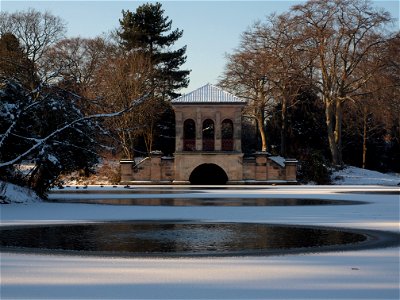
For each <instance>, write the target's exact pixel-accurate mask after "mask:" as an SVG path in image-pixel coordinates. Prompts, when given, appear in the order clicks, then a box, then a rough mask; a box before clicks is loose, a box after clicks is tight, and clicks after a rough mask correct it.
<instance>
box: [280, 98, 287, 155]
mask: <svg viewBox="0 0 400 300" xmlns="http://www.w3.org/2000/svg"><path fill="white" fill-rule="evenodd" d="M286 102H287V101H286V98H283V99H282V113H281V118H282V124H281V151H280V152H281V156H283V157H285V156H286V128H287V119H286V111H287V104H286Z"/></svg>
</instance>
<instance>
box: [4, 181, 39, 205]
mask: <svg viewBox="0 0 400 300" xmlns="http://www.w3.org/2000/svg"><path fill="white" fill-rule="evenodd" d="M38 201H41V199H40V198H39V197H38V196H37V195H36V193H35V192H34V191H32V190H30V189H28V188H25V187H21V186H18V185H15V184H12V183H8V182H4V181H1V180H0V204H1V203H3V204H6V203H34V202H38Z"/></svg>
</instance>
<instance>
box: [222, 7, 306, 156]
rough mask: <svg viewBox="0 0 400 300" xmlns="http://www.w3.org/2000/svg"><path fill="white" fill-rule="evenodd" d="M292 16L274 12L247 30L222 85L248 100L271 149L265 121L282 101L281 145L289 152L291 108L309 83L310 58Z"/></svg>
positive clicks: (264, 147)
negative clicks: (298, 44)
mask: <svg viewBox="0 0 400 300" xmlns="http://www.w3.org/2000/svg"><path fill="white" fill-rule="evenodd" d="M292 27H293V26H292V24H291V20H290V16H289V15H288V14H283V15H280V16H276V15H271V16H269V17H268V18H267V19H266V21H265V22H263V23H261V22H256V23H255V24H254V25H253V26H252V27H251V28H250V29H249V30H247V31H246V32H244V33H243V35H242V41H241V44H240V47H239V49H238V50H236V53H235V54H233V55H230V56H228V59H229V62H228V64H227V66H226V70H225V73H224V75H223V78H222V80H221V82H220V85H221V86H223V87H225V88H227V89H229V90H231V91H233V92H235V93H236V94H238V95H239V96H241V97H243V98H245V99H248V102H249V105H248V107H247V113H250V114H251V115H252V116H253V117H254V118H255V119H256V120H257V124H258V128H259V130H260V135H261V140H262V151H266V150H267V143H266V133H265V120H266V118H268V115H269V114H271V107H272V106H274V105H276V104H280V118H281V147H280V152H281V154H282V155H285V154H286V133H287V109H288V106H289V105H291V104H293V102H294V100H295V98H296V96H297V95H298V92H299V90H300V87H301V86H302V85H303V84H305V82H306V80H305V78H306V77H305V76H304V74H303V73H304V72H305V69H307V67H308V64H307V60H305V59H303V58H304V57H303V56H304V55H303V53H302V52H301V51H299V50H298V49H297V48H296V47H295V46H296V42H297V41H296V38H297V37H296V36H295V35H294V33H293V30H292Z"/></svg>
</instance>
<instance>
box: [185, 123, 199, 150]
mask: <svg viewBox="0 0 400 300" xmlns="http://www.w3.org/2000/svg"><path fill="white" fill-rule="evenodd" d="M195 150H196V122H195V121H194V120H193V119H186V120H185V122H183V151H195Z"/></svg>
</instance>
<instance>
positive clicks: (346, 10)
mask: <svg viewBox="0 0 400 300" xmlns="http://www.w3.org/2000/svg"><path fill="white" fill-rule="evenodd" d="M292 11H293V12H294V14H295V17H294V21H295V23H296V24H298V28H297V30H296V31H297V32H298V33H299V34H300V37H302V39H303V41H302V43H301V44H299V47H301V48H302V49H303V50H304V51H306V52H307V53H308V54H309V55H310V59H312V61H313V67H314V70H315V72H314V74H313V76H314V80H315V84H316V87H317V88H318V89H319V93H320V95H321V99H322V101H323V103H324V106H325V118H326V125H327V130H328V140H329V147H330V151H331V155H332V163H333V164H334V165H341V164H342V163H343V158H342V118H343V103H344V102H345V101H348V100H350V99H352V98H353V97H354V96H355V95H357V94H358V93H359V92H360V90H361V89H362V88H363V87H364V86H365V85H366V84H367V83H368V81H369V80H370V79H371V77H372V75H373V74H374V72H375V71H376V70H375V69H374V68H371V69H369V70H368V72H359V73H357V72H356V71H357V69H358V68H359V67H360V65H361V64H362V63H363V62H364V61H365V60H366V59H368V57H369V55H370V53H371V52H375V51H376V49H377V47H379V45H380V44H381V43H383V42H384V40H385V39H384V38H383V37H382V35H381V34H380V30H381V28H382V26H383V25H385V24H386V23H388V22H389V21H390V16H389V13H388V12H385V11H380V10H379V11H378V10H375V9H373V8H372V5H371V2H370V1H367V0H351V1H350V0H328V1H326V0H316V1H308V2H307V3H306V4H302V5H296V6H294V7H293V9H292Z"/></svg>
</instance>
